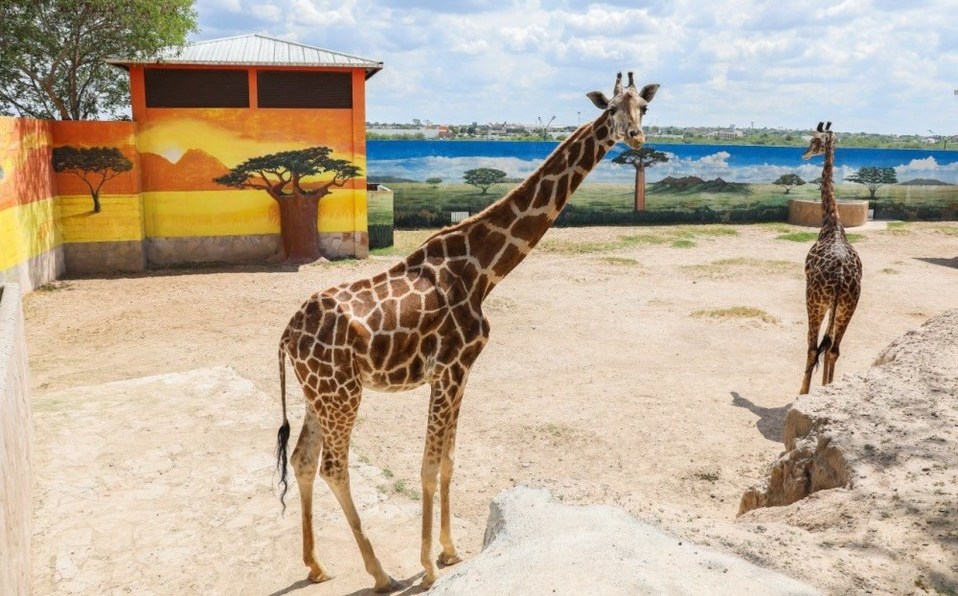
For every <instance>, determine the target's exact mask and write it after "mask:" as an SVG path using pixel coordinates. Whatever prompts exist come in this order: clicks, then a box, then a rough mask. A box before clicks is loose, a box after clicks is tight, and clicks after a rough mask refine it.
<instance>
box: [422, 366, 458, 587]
mask: <svg viewBox="0 0 958 596" xmlns="http://www.w3.org/2000/svg"><path fill="white" fill-rule="evenodd" d="M466 374H467V371H465V370H462V369H459V368H455V369H453V368H450V370H447V371H446V374H445V375H443V379H442V380H441V381H439V382H437V383H435V384H434V385H433V387H432V393H431V395H430V398H429V419H428V423H427V426H426V445H425V448H424V450H423V457H422V549H421V551H420V561H421V562H422V566H423V570H424V571H425V577H423V580H422V585H423V586H424V587H429V586H431V585H432V584H433V582H435V581H436V578H437V577H438V575H439V570H438V568H437V567H436V562H437V561H436V560H434V559H433V557H432V521H433V503H434V499H435V494H436V484H437V482H436V481H437V476H439V474H440V473H441V474H442V485H441V492H440V516H441V518H440V534H439V542H440V544H441V545H442V553H441V554H440V555H439V558H438V562H439V563H441V564H443V565H452V564H453V563H458V562H459V561H460V560H462V559H461V557H460V556H459V553H458V552H457V551H456V547H455V546H454V545H453V543H452V534H451V529H450V516H451V514H450V508H449V484H450V482H451V480H452V465H453V451H454V447H455V437H456V425H457V423H458V421H459V406H460V404H461V403H462V394H463V389H464V386H465V381H466Z"/></svg>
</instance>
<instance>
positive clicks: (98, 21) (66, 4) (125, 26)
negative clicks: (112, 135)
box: [0, 0, 197, 120]
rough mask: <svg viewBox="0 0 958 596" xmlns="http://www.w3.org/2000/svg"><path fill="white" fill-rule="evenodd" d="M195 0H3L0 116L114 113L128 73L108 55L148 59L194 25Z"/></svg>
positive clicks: (125, 98)
mask: <svg viewBox="0 0 958 596" xmlns="http://www.w3.org/2000/svg"><path fill="white" fill-rule="evenodd" d="M193 1H194V0H3V1H2V2H0V113H3V114H9V115H18V116H29V117H32V118H42V119H53V120H86V119H91V118H97V117H101V116H104V115H107V116H116V115H117V114H118V113H119V112H121V111H122V110H123V109H124V108H126V106H127V105H129V81H128V76H127V74H126V73H125V72H123V71H122V70H120V69H118V68H116V67H114V66H111V65H109V64H107V63H106V62H105V61H104V60H105V59H106V58H110V57H124V58H126V57H129V58H150V57H154V56H156V55H157V53H158V52H159V51H160V50H161V49H163V48H168V47H171V46H181V45H183V44H184V43H185V42H186V38H187V35H189V34H190V33H192V32H194V31H196V30H197V25H196V11H195V10H194V9H193Z"/></svg>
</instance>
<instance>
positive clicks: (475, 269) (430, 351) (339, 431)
mask: <svg viewBox="0 0 958 596" xmlns="http://www.w3.org/2000/svg"><path fill="white" fill-rule="evenodd" d="M658 87H659V86H658V85H654V84H653V85H646V86H644V87H643V88H642V89H637V88H636V87H635V84H634V80H633V77H632V73H629V81H628V84H627V85H623V84H622V74H621V73H619V74H618V75H617V77H616V83H615V87H614V93H613V95H612V97H611V98H609V97H606V96H605V94H603V93H601V92H598V91H594V92H592V93H589V94H588V97H589V98H590V99H591V100H592V102H593V103H594V104H595V105H596V107H598V108H599V109H600V110H602V112H601V114H600V115H599V116H598V118H596V119H595V120H594V121H593V122H590V123H586V124H584V125H582V126H581V127H579V129H577V130H576V131H575V132H573V133H572V134H571V135H570V136H569V137H568V138H567V139H566V140H564V141H563V142H562V143H560V144H559V146H558V147H557V148H556V149H555V151H553V152H552V154H550V155H549V156H548V157H547V158H546V159H545V160H544V161H543V163H542V164H541V165H540V166H539V167H538V168H537V169H536V170H535V171H534V172H533V173H532V174H530V175H529V177H528V178H526V179H525V181H523V182H522V183H520V184H519V185H518V186H517V187H516V188H514V189H513V190H512V191H510V192H509V193H508V194H507V195H506V196H504V197H503V198H501V199H499V200H498V201H496V202H495V203H493V204H492V205H490V206H489V207H487V208H486V209H484V210H483V211H481V212H480V213H477V214H476V215H473V216H471V217H469V218H467V219H465V220H463V221H462V222H460V223H458V224H456V225H453V226H451V227H448V228H445V229H443V230H441V231H439V232H437V233H436V234H433V235H432V236H431V237H430V238H428V239H427V240H426V241H425V242H424V243H423V244H422V245H421V246H420V247H419V248H417V249H416V250H415V251H413V252H412V254H410V255H409V256H408V257H406V258H405V259H403V260H401V261H400V262H399V263H397V264H396V265H395V266H393V267H392V268H390V269H389V270H387V271H385V272H383V273H380V274H378V275H375V276H373V277H370V278H366V279H361V280H358V281H355V282H351V283H345V284H342V285H339V286H336V287H332V288H329V289H327V290H324V291H322V292H318V293H316V294H314V295H313V296H311V297H310V298H309V299H308V300H307V301H306V302H305V303H304V304H303V305H302V307H301V308H300V309H299V311H298V312H297V313H296V314H295V315H293V317H292V319H291V320H290V322H289V325H288V326H287V327H286V330H285V331H284V333H283V335H282V338H281V340H280V345H279V366H280V386H281V393H282V405H283V425H282V427H281V428H280V431H279V434H278V437H277V468H278V469H279V472H280V485H281V486H282V489H283V496H285V493H286V488H287V473H286V459H287V458H286V453H287V444H288V441H289V434H290V426H289V421H288V419H287V416H286V385H285V374H286V372H285V371H286V358H289V360H290V362H291V363H292V367H293V370H294V372H295V374H296V378H297V379H298V380H299V382H300V385H301V386H302V389H303V393H304V397H305V399H306V415H305V418H304V421H303V426H302V430H301V432H300V435H299V439H298V440H297V442H296V446H295V448H294V449H293V453H292V456H291V457H290V463H291V464H292V467H293V471H294V474H295V476H296V482H297V485H298V487H299V494H300V501H301V505H302V531H303V562H304V563H305V564H306V566H307V567H309V579H311V580H313V581H324V580H326V579H329V578H330V575H329V573H328V572H327V570H326V568H325V567H324V566H323V565H322V564H321V563H320V562H319V560H318V559H317V557H316V554H315V541H314V538H313V527H312V494H313V492H312V491H313V482H314V479H315V477H316V474H317V471H318V473H319V475H320V476H322V478H323V479H324V480H325V481H326V483H327V484H328V485H329V487H330V490H331V491H332V492H333V494H334V495H335V496H336V498H337V500H338V501H339V504H340V505H341V507H342V509H343V513H344V514H345V516H346V519H347V521H348V523H349V525H350V528H351V529H352V531H353V534H354V537H355V538H356V542H357V544H358V545H359V550H360V552H361V553H362V556H363V561H364V563H365V567H366V571H367V572H368V573H369V574H370V575H372V576H373V579H374V581H375V589H376V590H377V591H389V590H393V589H395V588H397V587H399V586H398V584H397V583H396V582H395V581H394V580H393V579H392V578H391V577H390V576H389V575H388V574H386V573H385V571H383V568H382V566H381V565H380V562H379V559H378V558H377V557H376V555H375V553H374V551H373V547H372V545H371V544H370V542H369V539H368V538H367V537H366V534H365V533H364V531H363V529H362V524H361V522H360V519H359V514H358V512H357V511H356V507H355V505H354V503H353V499H352V495H351V494H350V489H349V466H348V459H349V441H350V434H351V432H352V429H353V425H354V423H355V422H356V416H357V412H358V409H359V403H360V400H361V398H362V390H363V388H364V387H368V388H371V389H376V390H380V391H402V390H406V389H412V388H414V387H418V386H420V385H423V384H429V385H430V387H431V392H430V397H429V407H428V420H427V427H426V444H425V448H424V451H423V459H422V469H421V476H422V547H421V552H420V560H421V563H422V566H423V569H424V570H425V576H424V578H423V581H422V583H423V585H424V586H429V585H432V583H433V582H434V581H435V580H436V577H437V574H438V570H437V566H436V561H435V560H433V556H432V535H433V529H432V528H433V526H432V523H433V501H434V496H435V493H436V488H437V480H438V488H439V493H440V498H439V502H440V530H439V543H440V546H441V549H442V550H441V552H440V554H439V558H438V561H439V562H440V563H442V564H445V565H449V564H453V563H456V562H458V561H459V560H461V557H460V556H459V553H458V551H457V550H456V547H455V545H454V544H453V539H452V533H451V512H450V497H449V487H450V483H451V480H452V470H453V461H454V453H455V443H456V426H457V422H458V418H459V406H460V403H461V401H462V396H463V391H464V389H465V386H466V380H467V378H468V376H469V371H470V369H471V368H472V365H473V363H474V362H475V361H476V358H477V357H478V356H479V353H480V352H481V351H482V349H483V347H484V346H485V345H486V342H487V341H488V339H489V321H488V319H487V318H486V316H485V315H484V314H483V312H482V303H483V300H485V298H486V297H487V296H488V295H489V292H491V291H492V289H493V288H494V287H495V286H496V284H498V283H499V282H500V281H502V279H503V278H504V277H505V276H506V275H508V273H509V272H510V271H512V270H513V269H514V268H515V267H516V266H517V265H518V264H519V263H520V262H521V261H522V260H523V259H524V258H525V257H526V256H527V255H528V254H529V252H530V251H531V250H532V248H533V247H534V246H535V245H536V244H537V243H538V242H539V240H540V239H541V238H542V236H543V235H544V234H545V233H546V231H547V230H548V229H549V227H550V226H551V225H552V224H553V222H554V221H555V220H556V218H557V217H558V216H559V213H560V212H561V211H562V208H563V207H564V206H565V205H566V202H567V201H568V199H569V197H570V196H571V195H572V193H573V192H574V191H575V190H576V188H578V186H579V185H580V184H581V183H582V181H583V180H584V179H585V177H586V175H588V173H589V172H590V171H592V169H593V168H594V167H595V166H596V165H597V164H598V163H599V162H600V161H601V160H602V157H603V156H604V155H605V154H606V153H607V152H608V151H609V149H611V148H612V147H613V146H614V145H615V144H616V143H617V142H619V141H623V142H625V143H626V144H628V145H629V146H630V147H632V148H634V149H638V148H639V147H641V146H642V143H643V142H644V141H645V135H644V133H643V131H642V115H643V114H645V111H646V108H647V106H648V104H649V102H650V101H652V98H653V97H654V96H655V93H656V91H657V90H658Z"/></svg>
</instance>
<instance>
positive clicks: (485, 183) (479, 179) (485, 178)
mask: <svg viewBox="0 0 958 596" xmlns="http://www.w3.org/2000/svg"><path fill="white" fill-rule="evenodd" d="M505 178H506V173H505V172H503V171H502V170H497V169H495V168H476V169H474V170H466V171H465V172H463V174H462V179H463V180H465V181H466V184H471V185H472V186H475V187H476V188H479V189H481V190H482V194H486V193H487V192H488V191H489V187H490V186H492V185H493V184H497V183H499V182H502V181H503V180H505Z"/></svg>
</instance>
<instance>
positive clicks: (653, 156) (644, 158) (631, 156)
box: [612, 147, 669, 211]
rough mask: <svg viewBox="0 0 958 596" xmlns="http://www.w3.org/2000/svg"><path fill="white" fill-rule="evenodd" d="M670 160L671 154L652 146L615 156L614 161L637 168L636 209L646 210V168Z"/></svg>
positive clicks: (630, 150)
mask: <svg viewBox="0 0 958 596" xmlns="http://www.w3.org/2000/svg"><path fill="white" fill-rule="evenodd" d="M667 161H669V156H668V155H666V154H665V153H663V152H661V151H656V150H655V149H653V148H652V147H641V148H639V149H629V150H627V151H623V152H622V153H620V154H618V155H616V156H615V158H613V159H612V163H617V164H619V165H630V166H632V167H633V168H635V203H634V210H635V211H644V210H645V169H646V168H649V167H652V166H654V165H655V164H657V163H665V162H667Z"/></svg>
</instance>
